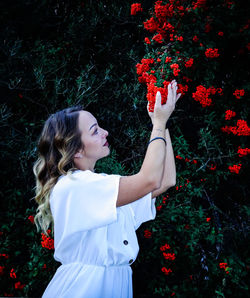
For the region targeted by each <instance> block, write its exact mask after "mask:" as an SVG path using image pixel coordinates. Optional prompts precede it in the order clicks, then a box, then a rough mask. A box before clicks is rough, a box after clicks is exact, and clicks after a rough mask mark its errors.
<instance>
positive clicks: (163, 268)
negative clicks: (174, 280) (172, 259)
mask: <svg viewBox="0 0 250 298" xmlns="http://www.w3.org/2000/svg"><path fill="white" fill-rule="evenodd" d="M161 271H162V272H164V273H165V274H166V275H169V273H170V272H173V271H172V270H171V269H170V268H169V269H167V268H166V267H162V268H161Z"/></svg>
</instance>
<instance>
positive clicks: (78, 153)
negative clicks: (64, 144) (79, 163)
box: [74, 152, 83, 158]
mask: <svg viewBox="0 0 250 298" xmlns="http://www.w3.org/2000/svg"><path fill="white" fill-rule="evenodd" d="M74 157H76V158H83V155H82V154H81V153H80V152H77V153H76V154H75V155H74Z"/></svg>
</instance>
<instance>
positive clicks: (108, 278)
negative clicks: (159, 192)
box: [42, 170, 156, 298]
mask: <svg viewBox="0 0 250 298" xmlns="http://www.w3.org/2000/svg"><path fill="white" fill-rule="evenodd" d="M120 177H121V176H120V175H107V174H104V173H101V174H97V173H93V172H91V171H89V170H87V171H81V170H77V171H75V172H73V173H72V174H71V175H69V174H68V175H62V176H60V177H59V179H58V181H57V183H56V185H55V186H54V188H53V190H52V193H51V197H50V206H51V212H52V215H53V218H54V246H55V252H54V258H55V260H56V261H58V262H60V263H61V264H62V265H61V266H60V267H59V268H58V269H57V271H56V273H55V275H54V276H53V278H52V280H51V281H50V283H49V284H48V286H47V288H46V290H45V292H44V293H43V296H42V297H43V298H52V297H64V298H66V297H67V298H78V297H79V298H113V297H114V298H132V297H133V287H132V269H131V267H130V265H131V264H132V263H133V262H134V261H135V259H136V257H137V254H138V252H139V245H138V241H137V236H136V232H135V230H136V229H137V228H138V227H139V226H140V225H141V224H142V223H143V222H145V221H148V220H152V219H154V218H155V216H156V208H155V198H153V199H152V195H151V193H149V194H147V195H146V196H144V197H143V198H141V199H139V200H136V201H134V202H132V203H130V204H127V205H124V206H120V207H116V201H117V195H118V189H119V180H120Z"/></svg>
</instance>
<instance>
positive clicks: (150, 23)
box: [143, 17, 159, 32]
mask: <svg viewBox="0 0 250 298" xmlns="http://www.w3.org/2000/svg"><path fill="white" fill-rule="evenodd" d="M143 25H144V28H145V29H146V30H148V31H149V32H154V31H156V30H157V29H158V28H159V24H158V23H157V22H156V21H155V19H154V18H153V17H152V18H150V19H149V20H147V21H146V22H143Z"/></svg>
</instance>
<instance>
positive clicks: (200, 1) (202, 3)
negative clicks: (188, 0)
mask: <svg viewBox="0 0 250 298" xmlns="http://www.w3.org/2000/svg"><path fill="white" fill-rule="evenodd" d="M192 5H193V9H196V8H202V7H204V6H206V0H197V1H196V2H192Z"/></svg>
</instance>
